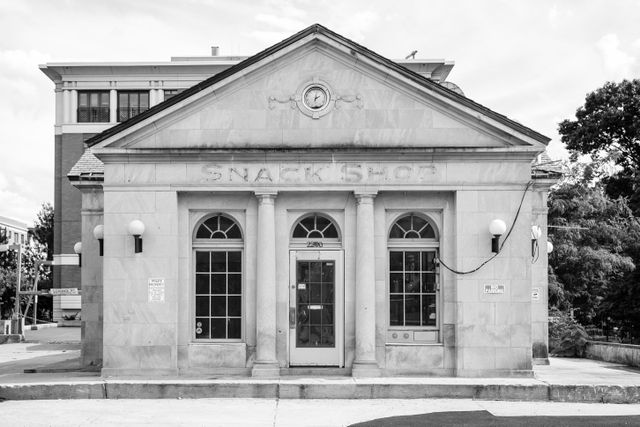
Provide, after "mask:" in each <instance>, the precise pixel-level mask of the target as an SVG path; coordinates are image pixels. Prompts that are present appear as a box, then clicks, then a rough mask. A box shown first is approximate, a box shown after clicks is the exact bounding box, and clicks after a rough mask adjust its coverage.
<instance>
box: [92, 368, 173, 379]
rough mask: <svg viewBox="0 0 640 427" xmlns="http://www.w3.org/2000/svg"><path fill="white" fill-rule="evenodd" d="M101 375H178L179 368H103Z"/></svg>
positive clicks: (147, 376)
mask: <svg viewBox="0 0 640 427" xmlns="http://www.w3.org/2000/svg"><path fill="white" fill-rule="evenodd" d="M100 374H101V376H102V377H103V378H104V377H146V378H149V377H160V376H178V369H173V368H170V369H117V368H102V370H101V371H100Z"/></svg>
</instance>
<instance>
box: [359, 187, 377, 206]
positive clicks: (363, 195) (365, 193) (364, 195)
mask: <svg viewBox="0 0 640 427" xmlns="http://www.w3.org/2000/svg"><path fill="white" fill-rule="evenodd" d="M353 195H354V196H355V198H356V202H357V203H358V204H371V203H373V199H374V198H375V197H376V196H377V195H378V190H355V191H354V192H353Z"/></svg>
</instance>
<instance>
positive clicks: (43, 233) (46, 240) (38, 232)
mask: <svg viewBox="0 0 640 427" xmlns="http://www.w3.org/2000/svg"><path fill="white" fill-rule="evenodd" d="M33 237H34V239H36V241H37V242H38V243H40V244H41V245H42V246H44V247H45V248H47V259H49V260H50V259H53V206H51V203H43V204H42V207H41V208H40V212H38V215H37V217H36V221H35V224H34V227H33Z"/></svg>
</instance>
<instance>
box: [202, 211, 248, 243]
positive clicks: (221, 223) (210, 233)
mask: <svg viewBox="0 0 640 427" xmlns="http://www.w3.org/2000/svg"><path fill="white" fill-rule="evenodd" d="M196 239H242V233H241V232H240V227H238V224H236V222H235V221H233V220H232V219H231V218H228V217H226V216H222V215H216V216H212V217H211V218H208V219H207V220H206V221H205V222H203V223H202V224H200V227H198V231H197V232H196Z"/></svg>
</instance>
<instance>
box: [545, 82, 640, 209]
mask: <svg viewBox="0 0 640 427" xmlns="http://www.w3.org/2000/svg"><path fill="white" fill-rule="evenodd" d="M558 131H559V133H560V135H561V139H562V142H564V143H565V144H566V145H567V148H568V149H569V150H570V151H571V152H572V153H573V158H574V159H575V158H577V155H579V154H588V155H589V156H591V158H592V159H593V160H594V164H595V165H597V166H598V168H599V169H600V171H601V172H602V167H603V166H605V165H615V166H617V168H618V170H617V171H616V172H615V173H611V172H610V171H609V172H607V171H606V168H605V172H604V173H600V174H595V175H599V176H597V178H600V179H601V181H602V183H603V185H604V189H605V191H606V192H607V194H608V195H609V196H611V197H612V198H613V199H616V198H618V197H626V198H627V199H628V201H629V206H630V207H631V208H632V210H633V211H634V213H635V215H636V216H640V174H638V171H639V170H640V80H638V79H635V80H631V81H629V80H623V81H622V82H620V83H613V82H608V83H606V84H605V85H604V86H603V87H601V88H599V89H596V90H595V91H593V92H591V93H589V94H587V97H586V99H585V102H584V105H583V106H581V107H580V108H578V110H577V111H576V119H575V120H564V121H562V122H561V123H560V124H559V127H558ZM594 169H596V168H594Z"/></svg>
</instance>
